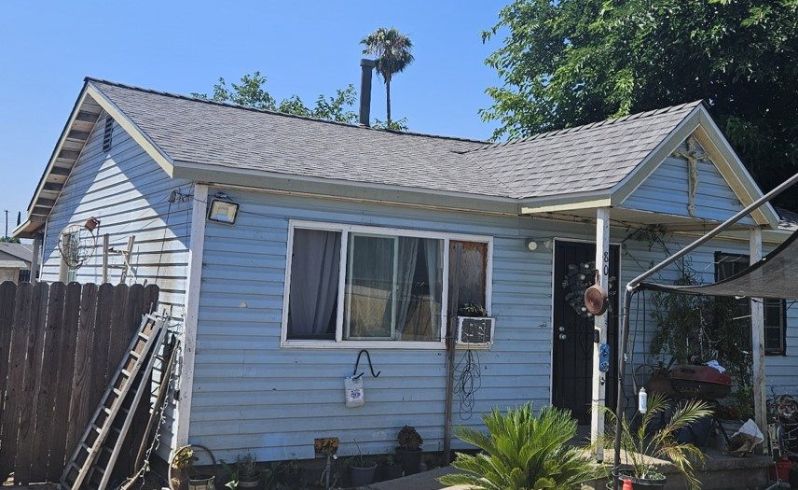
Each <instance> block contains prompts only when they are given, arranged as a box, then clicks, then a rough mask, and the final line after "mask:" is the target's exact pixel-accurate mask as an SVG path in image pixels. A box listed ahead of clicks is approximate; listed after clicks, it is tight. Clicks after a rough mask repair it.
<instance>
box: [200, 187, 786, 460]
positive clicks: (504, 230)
mask: <svg viewBox="0 0 798 490" xmlns="http://www.w3.org/2000/svg"><path fill="white" fill-rule="evenodd" d="M224 191H225V192H226V193H227V194H229V195H230V196H231V197H232V198H233V200H235V201H236V202H238V203H240V205H241V208H240V213H239V218H238V222H237V223H236V224H235V225H234V226H226V225H221V224H215V223H213V222H209V223H208V224H207V227H206V238H205V252H204V257H203V272H202V274H203V278H202V288H201V292H200V311H199V325H198V337H197V354H196V366H195V372H194V394H193V403H192V410H191V423H190V429H189V440H190V442H192V443H196V444H204V445H207V446H208V447H210V448H211V449H212V450H213V451H214V453H215V454H216V456H217V457H219V458H223V459H228V460H229V459H232V458H234V457H235V456H236V455H238V454H241V453H245V452H252V453H253V454H254V455H255V457H256V458H257V459H259V460H287V459H303V458H312V457H313V440H314V438H317V437H338V438H339V439H340V441H341V449H340V454H342V455H347V454H353V453H354V452H355V451H356V449H355V445H354V441H357V442H358V444H359V445H360V447H361V448H362V449H363V451H364V452H367V453H386V452H390V451H392V450H393V447H394V446H395V437H396V433H397V431H398V430H399V429H400V428H401V427H402V426H403V425H405V424H409V425H413V426H415V427H416V428H417V429H418V431H419V432H420V434H421V435H422V437H423V438H424V440H425V443H424V449H425V450H429V451H435V450H440V449H442V435H443V411H444V397H445V395H444V388H445V376H446V372H445V354H444V351H442V350H386V349H379V348H376V347H375V348H373V349H371V355H372V359H373V361H374V364H375V369H378V370H381V371H382V375H381V376H380V377H379V378H372V377H371V376H368V375H367V376H366V377H365V398H366V404H365V406H363V407H362V408H358V409H347V408H346V407H345V406H344V394H343V378H344V377H345V376H347V375H350V373H351V372H352V367H353V364H354V361H355V358H356V356H357V350H356V349H340V350H330V349H299V348H281V347H280V330H281V325H280V322H281V318H282V304H283V303H282V294H283V287H284V284H283V282H284V274H285V260H286V252H287V243H286V240H287V238H288V221H289V219H292V218H293V219H301V220H311V221H322V222H340V223H350V224H359V225H373V226H386V227H393V228H405V229H413V230H429V231H443V232H455V233H471V234H479V235H490V236H493V237H494V255H493V301H492V313H493V316H495V317H496V334H495V340H496V342H495V344H494V346H493V347H492V349H491V350H489V351H480V352H479V354H478V358H479V363H480V368H481V371H480V372H481V374H482V377H481V384H480V388H479V390H478V391H477V392H476V394H475V396H474V409H473V413H470V412H468V411H462V410H461V408H460V403H459V402H460V400H459V397H458V395H455V402H454V409H455V410H454V412H455V416H454V425H455V426H463V425H466V426H473V427H479V426H480V423H481V421H480V417H481V414H482V413H485V412H487V411H488V410H490V409H491V408H493V407H500V408H504V407H509V406H517V405H519V404H522V403H525V402H532V403H533V404H534V405H535V406H536V407H541V406H544V405H546V404H548V403H549V400H550V389H551V387H550V379H551V373H550V370H551V363H550V359H551V337H552V331H551V301H552V255H551V254H552V252H551V250H549V249H546V248H545V247H539V248H538V250H537V251H536V252H528V251H527V250H526V248H525V240H526V239H527V238H538V239H547V238H551V237H555V236H556V237H560V238H571V239H575V240H592V237H593V233H594V227H593V225H590V224H573V223H563V222H553V221H549V220H537V219H531V218H519V217H497V216H485V215H476V214H465V213H454V212H442V211H429V210H419V209H412V208H403V207H390V206H380V205H375V204H353V203H346V202H343V201H334V200H322V199H310V198H300V197H288V196H275V195H271V194H268V193H255V192H244V191H241V190H238V189H224ZM213 192H214V189H213V188H212V189H211V193H213ZM629 234H630V231H629V230H626V229H618V228H613V230H612V236H611V239H612V241H613V243H619V242H621V241H623V240H624V238H626V237H627V236H628V235H629ZM668 243H669V247H671V246H672V247H673V248H672V249H671V250H675V249H677V248H678V247H679V246H681V245H680V244H683V243H686V239H679V238H674V237H669V238H668ZM715 250H724V251H737V252H745V251H746V250H747V244H746V243H742V242H717V243H713V244H711V245H709V246H707V247H705V248H704V249H702V250H701V251H700V252H698V253H696V254H694V257H693V258H692V259H691V260H692V261H693V267H694V268H696V269H697V270H699V271H701V272H702V273H703V274H704V275H705V277H706V280H711V278H712V276H713V275H714V264H713V263H712V261H713V259H714V257H713V254H714V252H715ZM666 253H667V252H666V251H664V250H663V249H661V248H658V247H657V246H656V245H654V246H652V245H650V244H649V243H644V242H634V241H631V240H626V241H624V247H623V251H622V255H623V260H622V272H621V274H622V278H623V281H624V284H625V282H626V281H628V280H630V279H632V278H633V277H634V276H636V275H637V274H639V273H640V272H642V271H643V270H645V269H646V268H648V267H649V266H650V265H651V264H652V263H654V262H657V261H659V260H661V259H662V258H663V257H664V256H665V255H666ZM662 277H663V278H664V279H666V280H673V279H675V277H676V276H675V272H674V271H672V270H666V271H664V272H663V273H662ZM633 306H636V305H633ZM650 311H651V309H650V306H649V309H648V310H647V312H648V313H650ZM790 312H791V313H790V317H791V323H790V334H789V339H788V352H791V351H792V350H795V349H798V342H796V340H798V339H796V333H797V332H798V325H796V323H798V322H796V315H795V308H792V309H791V310H790ZM632 315H633V317H632V318H635V315H636V310H634V309H633V311H632ZM635 327H636V329H637V333H636V334H635V336H634V337H635V340H636V348H635V349H634V350H635V353H636V355H635V358H634V359H633V360H634V362H635V365H639V364H640V363H642V362H643V361H644V360H645V358H646V353H647V350H648V343H649V341H650V338H651V335H652V334H653V329H654V324H653V321H651V320H649V321H648V322H647V324H646V325H643V324H642V322H640V321H638V322H637V323H636V324H635ZM463 357H464V354H463V353H458V355H457V362H458V364H459V363H460V362H461V361H462V360H463ZM767 361H768V375H769V376H770V381H771V382H772V383H773V384H774V385H781V384H782V383H785V382H789V381H790V379H791V378H790V376H788V375H787V373H788V371H787V369H788V366H792V367H793V368H798V356H794V355H789V356H786V357H782V358H778V359H776V358H773V357H768V359H767ZM780 373H783V374H780ZM628 379H629V380H630V384H631V375H630V376H629V378H628ZM630 403H631V399H630ZM454 446H455V447H462V444H461V443H459V442H458V441H455V444H454Z"/></svg>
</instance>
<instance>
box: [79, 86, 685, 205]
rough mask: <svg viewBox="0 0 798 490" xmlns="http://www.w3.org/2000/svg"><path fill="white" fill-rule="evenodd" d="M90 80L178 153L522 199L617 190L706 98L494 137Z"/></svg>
mask: <svg viewBox="0 0 798 490" xmlns="http://www.w3.org/2000/svg"><path fill="white" fill-rule="evenodd" d="M89 82H90V83H92V84H93V85H94V86H95V87H96V88H97V89H98V90H100V91H101V92H102V93H103V94H104V95H105V96H106V97H107V98H108V99H109V100H110V101H111V102H113V103H114V104H115V105H116V106H117V107H118V108H119V109H120V110H121V111H122V112H123V113H124V114H125V115H126V116H127V117H129V118H130V119H131V120H132V122H133V123H134V124H136V125H137V126H138V127H139V128H140V129H141V130H142V131H143V132H144V133H145V134H146V135H147V136H148V137H149V138H150V139H151V140H152V142H153V143H155V145H156V146H158V147H159V148H160V149H161V150H162V151H163V152H165V153H166V154H167V156H168V157H170V158H171V159H172V160H173V161H184V162H190V163H200V164H210V165H218V166H221V167H230V168H236V169H248V170H262V171H265V172H271V173H278V174H286V175H298V176H304V177H314V178H321V179H335V180H343V181H352V182H365V183H375V184H386V185H393V186H401V187H408V188H421V189H428V190H433V191H447V192H458V193H469V194H477V195H482V196H498V197H507V198H516V199H517V198H526V197H541V196H554V195H562V194H570V193H575V192H583V191H596V190H602V189H609V188H611V187H612V186H613V185H615V184H617V183H618V182H620V181H621V180H622V179H623V178H624V177H625V176H626V175H628V174H629V173H630V172H631V170H632V169H633V168H634V167H635V166H636V165H637V164H638V163H640V162H641V161H642V160H643V159H644V158H645V156H646V155H648V154H649V153H650V152H651V151H652V150H653V149H654V148H655V147H656V146H657V144H659V143H660V142H661V141H662V140H663V139H664V138H665V137H666V136H667V135H668V133H670V132H671V131H672V130H673V129H674V128H675V127H676V126H677V125H678V124H679V122H680V121H681V120H683V119H684V118H685V117H686V116H687V114H689V113H690V111H692V110H693V109H694V108H695V107H696V106H697V105H698V104H699V102H693V103H690V104H683V105H679V106H674V107H669V108H665V109H660V110H657V111H651V112H646V113H641V114H636V115H632V116H629V117H626V118H622V119H616V120H608V121H603V122H600V123H595V124H590V125H587V126H581V127H577V128H572V129H567V130H563V131H556V132H551V133H543V134H540V135H537V136H534V137H531V138H527V139H523V140H518V141H513V142H509V143H503V144H487V143H485V142H479V141H473V140H466V139H458V138H446V137H441V136H432V135H420V134H413V133H395V132H390V131H381V130H375V129H370V128H363V127H359V126H354V125H348V124H339V123H331V122H326V121H317V120H313V119H308V118H302V117H296V116H290V115H286V114H280V113H275V112H269V111H258V110H252V109H247V108H242V107H239V106H232V105H227V104H219V103H212V102H207V101H201V100H198V99H193V98H189V97H184V96H178V95H174V94H167V93H163V92H155V91H151V90H144V89H140V88H135V87H128V86H125V85H120V84H116V83H111V82H105V81H100V80H92V79H89Z"/></svg>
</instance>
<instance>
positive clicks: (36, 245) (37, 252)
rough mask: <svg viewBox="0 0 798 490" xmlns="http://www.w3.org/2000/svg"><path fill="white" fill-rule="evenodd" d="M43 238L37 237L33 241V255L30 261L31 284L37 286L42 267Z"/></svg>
mask: <svg viewBox="0 0 798 490" xmlns="http://www.w3.org/2000/svg"><path fill="white" fill-rule="evenodd" d="M41 254H42V236H41V235H37V236H36V238H34V239H33V255H32V258H31V261H30V283H31V284H36V281H37V280H38V274H39V267H40V266H41Z"/></svg>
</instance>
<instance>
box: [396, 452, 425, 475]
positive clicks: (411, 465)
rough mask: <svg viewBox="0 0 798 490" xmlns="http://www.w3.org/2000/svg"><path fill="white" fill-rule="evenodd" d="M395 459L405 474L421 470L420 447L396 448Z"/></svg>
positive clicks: (413, 473)
mask: <svg viewBox="0 0 798 490" xmlns="http://www.w3.org/2000/svg"><path fill="white" fill-rule="evenodd" d="M396 461H397V462H398V463H399V464H400V465H402V469H403V470H404V471H405V475H415V474H416V473H418V472H419V471H421V448H419V449H404V448H401V447H397V448H396Z"/></svg>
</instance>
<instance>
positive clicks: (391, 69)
mask: <svg viewBox="0 0 798 490" xmlns="http://www.w3.org/2000/svg"><path fill="white" fill-rule="evenodd" d="M360 44H362V45H363V46H364V47H363V54H366V55H374V56H376V57H377V73H379V74H380V75H382V79H383V80H385V100H386V118H387V127H389V128H390V127H391V78H393V75H394V74H396V73H400V72H402V71H403V70H404V69H405V68H407V66H408V65H409V64H410V63H412V62H413V53H412V52H411V51H412V49H413V43H412V42H411V41H410V38H408V37H407V36H405V35H404V34H402V33H401V32H399V31H397V30H396V29H394V28H393V27H392V28H390V29H389V28H387V27H380V28H379V29H377V30H376V31H374V32H372V33H371V34H369V35H368V36H366V37H365V38H363V40H362V41H360Z"/></svg>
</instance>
